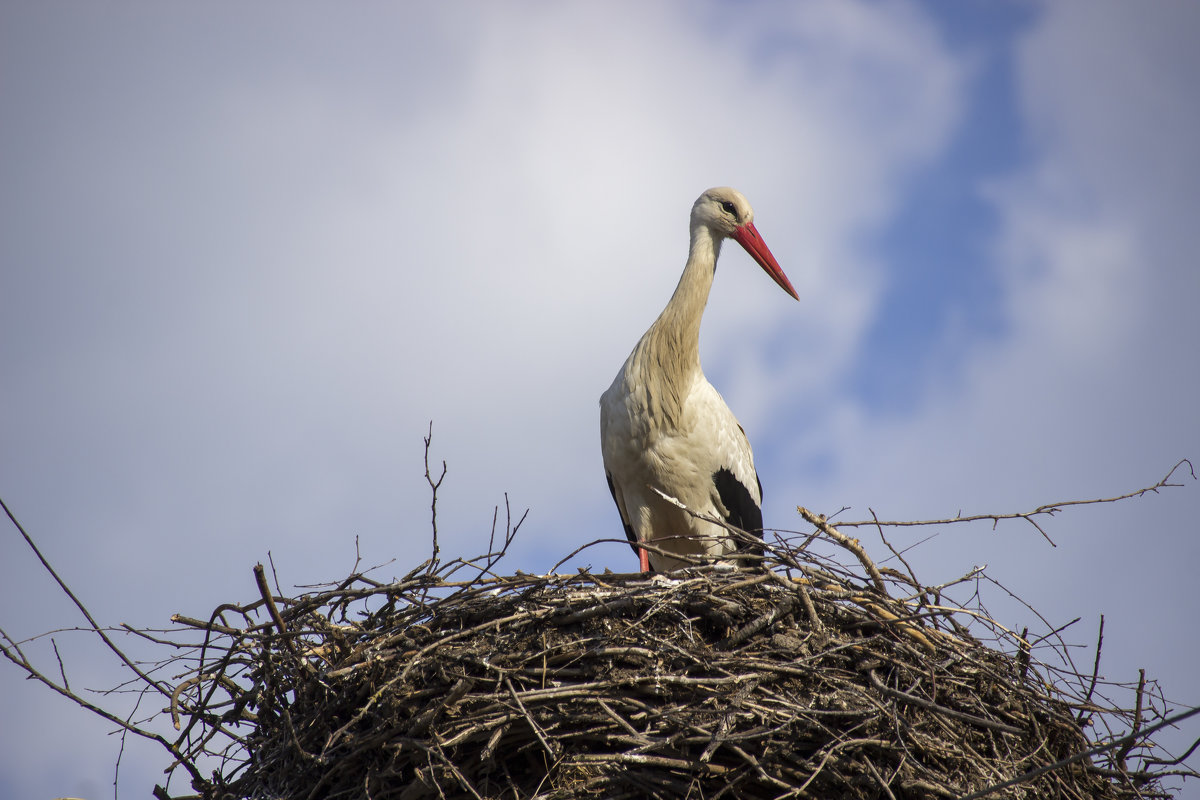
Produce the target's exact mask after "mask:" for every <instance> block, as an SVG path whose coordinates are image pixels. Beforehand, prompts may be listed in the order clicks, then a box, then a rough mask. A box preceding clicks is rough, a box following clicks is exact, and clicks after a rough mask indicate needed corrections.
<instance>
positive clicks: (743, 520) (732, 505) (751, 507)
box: [713, 467, 763, 552]
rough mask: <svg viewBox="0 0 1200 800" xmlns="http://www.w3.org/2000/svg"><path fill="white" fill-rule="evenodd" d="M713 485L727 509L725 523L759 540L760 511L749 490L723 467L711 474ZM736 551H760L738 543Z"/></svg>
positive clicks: (760, 489)
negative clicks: (727, 513)
mask: <svg viewBox="0 0 1200 800" xmlns="http://www.w3.org/2000/svg"><path fill="white" fill-rule="evenodd" d="M754 479H755V480H758V476H757V475H755V476H754ZM713 484H714V485H715V486H716V487H717V494H718V495H719V496H720V498H721V504H722V505H723V506H725V508H727V509H729V516H728V517H727V518H726V519H725V521H726V522H728V523H729V524H730V525H736V526H737V527H739V528H741V529H742V530H744V531H745V532H746V533H749V534H752V535H754V536H757V537H758V538H759V539H761V538H762V535H763V533H762V530H763V518H762V509H761V508H759V505H758V503H756V502H754V497H753V496H751V494H750V490H749V489H747V488H746V486H745V484H743V483H742V482H741V481H739V480H738V479H737V478H736V477H734V475H733V473H732V472H730V471H729V470H728V469H725V468H724V467H722V468H721V469H719V470H717V471H716V472H714V473H713ZM758 493H759V496H760V497H761V496H762V482H761V481H760V482H759V484H758ZM737 549H738V550H739V551H741V552H746V551H750V552H760V551H761V548H760V547H754V546H751V545H748V544H746V543H744V542H739V543H738V548H737Z"/></svg>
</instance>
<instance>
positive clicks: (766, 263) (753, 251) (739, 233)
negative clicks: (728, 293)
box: [733, 222, 800, 300]
mask: <svg viewBox="0 0 1200 800" xmlns="http://www.w3.org/2000/svg"><path fill="white" fill-rule="evenodd" d="M733 238H734V239H736V240H737V243H738V244H740V245H741V246H742V247H743V248H745V250H746V252H747V253H749V254H750V257H751V258H753V259H754V260H755V261H757V262H758V265H759V266H760V267H762V268H763V271H764V272H766V273H767V274H768V275H770V276H771V280H773V281H775V282H776V283H778V284H779V288H781V289H783V290H784V291H785V292H787V293H788V294H790V295H791V296H792V297H793V298H795V299H796V300H799V299H800V297H799V296H798V295H797V294H796V290H795V289H793V288H792V282H791V281H789V280H788V277H787V275H784V274H783V269H781V268H780V266H779V262H778V261H776V260H775V256H773V255H771V251H770V249H768V248H767V243H766V242H764V241H763V239H762V237H761V236H759V235H758V228H756V227H754V223H753V222H747V223H746V224H745V225H742V226H741V227H739V228H734V230H733Z"/></svg>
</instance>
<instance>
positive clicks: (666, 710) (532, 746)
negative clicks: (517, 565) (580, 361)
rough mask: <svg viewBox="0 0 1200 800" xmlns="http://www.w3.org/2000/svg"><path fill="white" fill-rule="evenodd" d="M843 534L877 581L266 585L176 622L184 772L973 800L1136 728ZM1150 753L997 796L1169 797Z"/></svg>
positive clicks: (402, 790) (740, 573)
mask: <svg viewBox="0 0 1200 800" xmlns="http://www.w3.org/2000/svg"><path fill="white" fill-rule="evenodd" d="M821 523H822V525H823V520H822V521H821ZM824 527H826V528H828V526H824ZM828 530H829V531H830V532H831V534H832V535H834V536H840V534H837V532H836V531H833V530H832V529H828ZM836 541H838V542H839V543H840V544H841V545H842V546H843V547H846V548H848V549H849V551H850V552H853V553H854V555H855V557H856V559H857V561H858V565H860V566H863V567H865V571H866V574H867V575H868V576H869V577H867V578H865V579H862V578H859V577H856V576H855V574H854V573H853V571H852V570H850V569H848V568H845V567H843V566H840V565H838V564H837V563H836V562H835V561H831V560H828V559H816V558H815V557H813V556H810V555H809V554H807V553H806V552H805V551H804V550H803V548H802V547H799V548H797V547H791V546H787V545H779V546H769V547H767V552H766V554H765V555H764V557H763V558H762V561H761V563H760V564H759V565H757V566H755V567H753V568H748V569H737V570H731V569H720V568H716V567H711V566H710V567H698V568H695V569H692V570H685V571H681V572H678V573H672V574H670V575H669V576H655V577H652V578H651V577H647V576H641V575H615V574H611V573H606V574H603V575H600V574H592V573H587V572H581V573H579V574H576V575H568V576H563V575H525V574H520V573H518V574H517V575H515V576H507V577H500V576H496V575H495V574H494V572H493V564H494V561H495V557H496V554H493V555H491V556H485V557H481V559H479V560H471V561H454V562H449V563H442V562H439V561H436V560H434V561H431V562H427V563H426V564H425V565H423V566H422V567H421V568H419V569H418V570H416V571H414V572H412V573H410V574H409V575H407V576H406V577H404V578H403V579H401V580H399V581H397V582H393V583H379V582H376V581H374V580H371V579H370V578H368V577H366V576H364V575H361V574H356V575H354V576H352V577H351V578H350V579H347V580H346V581H344V582H343V583H341V584H339V585H337V586H333V587H328V588H326V589H324V590H322V591H319V592H316V593H313V594H310V595H306V596H303V597H299V598H292V599H287V598H283V597H280V596H278V595H272V594H270V593H269V592H267V591H266V582H265V579H263V578H262V573H261V568H260V572H259V577H260V586H261V588H262V589H263V590H264V595H263V599H262V600H260V601H258V602H256V603H254V604H251V605H247V606H223V607H222V608H220V609H218V610H217V611H216V612H215V613H214V615H213V617H212V619H211V620H210V621H209V622H203V621H199V620H189V619H186V618H183V617H176V622H178V623H180V624H183V625H185V626H190V629H191V630H194V631H196V632H197V633H200V634H202V635H203V637H204V642H203V644H202V646H201V647H199V648H197V649H194V650H191V651H189V654H188V655H187V656H186V658H187V659H188V660H189V663H190V664H191V666H192V668H191V669H190V672H189V673H188V675H186V676H184V680H182V681H181V682H180V683H179V684H178V686H177V688H176V690H175V695H174V697H173V698H172V711H173V714H175V715H176V719H177V723H176V724H177V727H180V728H181V729H182V732H181V735H180V738H179V740H178V742H179V745H178V753H179V755H180V762H181V763H182V764H183V766H185V767H186V768H187V770H188V771H189V772H190V773H191V774H192V777H193V785H194V786H195V788H196V789H197V790H198V791H199V792H200V793H201V795H202V796H204V797H206V798H226V797H238V798H240V797H246V798H260V797H271V798H275V797H280V798H305V797H308V798H339V797H369V798H380V799H382V798H398V799H402V800H419V799H420V798H459V797H464V798H465V797H472V798H516V799H520V798H534V797H537V798H547V799H549V798H563V799H564V800H565V799H566V798H582V797H589V798H590V797H605V798H683V797H693V798H720V797H728V798H760V797H761V798H782V797H821V798H893V799H897V798H941V797H957V798H962V797H964V796H969V795H971V794H972V793H974V792H980V791H982V790H985V789H988V788H990V787H996V786H997V785H998V784H1003V783H1004V782H1006V781H1009V780H1010V779H1013V778H1017V777H1019V776H1023V775H1026V773H1029V772H1031V771H1033V770H1035V769H1037V768H1039V767H1043V766H1047V765H1051V764H1054V763H1056V762H1059V761H1061V760H1063V759H1067V758H1069V757H1071V756H1079V755H1080V754H1082V753H1084V752H1085V751H1087V750H1088V749H1089V748H1091V747H1092V746H1093V745H1094V744H1095V742H1093V741H1091V740H1090V739H1089V734H1088V730H1089V729H1088V728H1087V727H1086V725H1085V724H1083V722H1084V720H1088V719H1093V715H1096V716H1095V717H1094V719H1095V720H1097V721H1100V722H1101V723H1102V725H1105V726H1111V725H1112V724H1113V721H1114V719H1116V720H1117V722H1118V724H1119V723H1120V722H1121V719H1120V712H1118V711H1116V710H1108V711H1105V710H1104V709H1102V708H1100V707H1099V706H1098V705H1097V702H1098V701H1097V700H1096V699H1094V698H1093V697H1092V689H1094V688H1095V683H1094V678H1093V682H1092V684H1091V686H1090V688H1088V687H1087V679H1086V677H1083V676H1074V677H1077V678H1080V680H1079V681H1078V682H1077V685H1078V689H1077V690H1074V691H1073V694H1072V691H1071V690H1066V689H1064V688H1063V686H1062V685H1061V684H1062V681H1061V680H1060V678H1061V670H1059V671H1058V672H1057V673H1054V674H1050V673H1051V672H1053V670H1052V669H1051V668H1047V667H1045V666H1044V664H1043V662H1041V661H1040V660H1039V658H1038V657H1037V656H1038V654H1039V647H1034V648H1033V650H1032V652H1031V649H1030V641H1029V640H1028V639H1026V638H1022V637H1021V636H1018V635H1016V634H1015V633H1012V632H1009V631H1006V630H1005V629H1003V628H1002V626H999V625H998V624H996V623H994V622H993V621H992V620H991V619H990V618H989V617H988V615H987V614H986V613H984V612H983V611H982V610H981V608H980V606H979V605H978V603H976V604H975V606H974V607H970V608H963V607H960V606H957V605H954V604H953V603H952V602H951V601H949V600H947V599H946V598H945V596H944V588H945V587H938V588H927V587H922V586H919V585H917V584H916V581H915V579H913V578H911V577H908V576H904V575H901V574H900V573H895V572H891V571H889V570H882V571H881V570H879V569H878V568H876V567H875V565H874V564H873V563H871V562H870V560H869V559H867V557H866V555H865V553H863V552H862V549H861V548H860V547H858V545H857V542H854V541H853V540H847V539H845V537H841V538H840V539H836ZM464 575H467V576H468V577H464ZM470 575H475V577H473V578H472V577H469V576H470ZM968 578H969V579H970V580H965V583H964V585H965V586H968V587H969V586H970V585H971V584H970V581H971V580H978V574H976V573H973V574H972V575H971V576H968ZM976 632H978V633H979V634H980V635H981V636H982V638H983V639H987V640H989V641H990V643H991V646H989V645H987V644H985V643H984V641H983V640H982V639H980V638H976V635H975V633H976ZM1046 646H1048V645H1045V644H1043V645H1041V646H1040V647H1046ZM1031 655H1032V656H1033V658H1032V663H1031ZM1085 688H1086V696H1084V689H1085ZM1138 702H1139V706H1140V705H1141V695H1140V693H1139V697H1138ZM1114 715H1116V716H1114ZM1141 715H1142V711H1141V709H1140V708H1139V710H1138V712H1137V717H1138V718H1137V719H1134V718H1133V714H1132V713H1129V714H1127V716H1126V717H1125V722H1127V723H1132V724H1133V726H1134V727H1135V728H1136V727H1137V725H1138V724H1140V723H1141V722H1142V720H1141ZM1142 747H1143V745H1142V744H1138V745H1137V747H1136V748H1134V747H1133V745H1132V743H1130V744H1129V745H1127V746H1125V747H1123V748H1120V749H1119V750H1117V749H1116V748H1113V749H1110V750H1108V751H1107V752H1106V753H1105V754H1104V755H1103V756H1098V757H1097V758H1096V759H1095V760H1093V759H1092V758H1078V759H1077V760H1076V761H1075V762H1074V763H1071V764H1068V765H1065V766H1060V767H1058V768H1055V769H1053V770H1050V771H1048V772H1046V773H1044V774H1041V775H1037V776H1026V777H1024V778H1023V779H1021V780H1019V781H1018V782H1017V783H1015V784H1014V785H1010V786H1005V787H1000V788H995V789H994V791H992V792H988V793H987V795H986V796H989V797H1012V798H1017V797H1022V798H1034V797H1036V798H1126V797H1155V796H1166V795H1164V794H1163V793H1162V790H1161V789H1160V788H1159V784H1158V779H1157V778H1156V777H1155V775H1153V774H1151V773H1149V772H1147V771H1144V770H1143V771H1138V770H1135V769H1133V768H1129V769H1127V768H1126V759H1127V758H1128V757H1129V756H1130V755H1131V752H1132V753H1137V752H1139V751H1140V750H1141V749H1142ZM1114 750H1116V752H1114ZM214 757H215V758H216V759H217V760H216V761H215V762H214V761H213V758H214ZM206 759H207V760H206ZM214 763H215V764H216V768H215V770H214V769H213V764H214ZM202 770H204V771H203V772H202ZM157 793H158V794H159V796H160V797H165V796H166V792H165V791H164V790H161V789H160V790H157Z"/></svg>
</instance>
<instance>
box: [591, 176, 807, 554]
mask: <svg viewBox="0 0 1200 800" xmlns="http://www.w3.org/2000/svg"><path fill="white" fill-rule="evenodd" d="M727 238H731V239H733V240H734V241H736V242H737V243H738V244H740V245H741V246H742V247H743V248H744V249H745V250H746V252H747V253H749V254H750V256H751V257H752V258H753V259H754V260H755V261H757V262H758V264H759V266H761V267H762V268H763V270H765V271H766V273H767V274H768V275H770V276H771V278H772V279H773V280H774V281H775V283H777V284H779V286H780V287H781V288H782V289H783V290H784V291H785V292H787V293H788V294H790V295H791V296H792V297H793V298H795V299H797V300H799V299H800V298H799V297H798V296H797V295H796V290H795V289H793V288H792V284H791V282H790V281H789V280H788V279H787V276H786V275H784V274H783V270H782V269H780V267H779V264H778V262H776V261H775V256H773V255H772V254H771V251H770V250H769V249H767V245H766V243H765V242H764V241H763V240H762V237H761V236H759V234H758V230H757V228H755V227H754V211H753V209H751V208H750V204H749V203H747V202H746V198H745V197H743V196H742V194H741V192H738V191H736V190H734V189H730V188H728V187H721V188H716V189H709V190H708V191H707V192H705V193H704V194H702V195H700V197H699V199H698V200H696V202H695V204H694V205H693V206H692V218H691V245H690V248H689V250H688V259H687V265H686V266H684V268H683V276H682V277H680V279H679V285H678V286H676V287H675V293H674V294H673V295H672V296H671V299H670V301H669V302H668V303H667V306H666V308H664V309H663V311H662V313H661V314H659V315H658V319H657V320H655V321H654V324H653V325H651V326H650V329H649V330H647V331H646V333H645V335H643V336H642V338H641V340H640V341H639V342H638V343H637V345H636V346H635V347H634V348H633V352H632V353H630V354H629V358H627V359H626V360H625V365H624V366H623V367H621V371H620V372H618V373H617V377H616V379H615V380H614V381H613V382H612V386H610V387H609V388H608V390H607V391H606V392H605V393H604V394H603V395H602V396H601V397H600V443H601V449H602V451H603V454H604V471H605V473H606V475H607V477H608V488H609V490H610V491H611V492H612V496H613V500H614V501H616V504H617V510H618V511H619V512H620V514H621V522H622V523H624V525H625V535H626V536H628V537H629V544H630V546H631V547H633V549H634V552H636V553H637V554H638V560H639V561H640V565H641V569H642V571H643V572H650V571H651V570H652V569H653V570H671V569H677V568H679V567H682V566H686V565H687V564H688V563H691V562H689V560H688V559H687V557H688V556H709V557H713V558H716V559H724V558H725V557H727V556H730V555H731V554H733V553H735V552H736V551H738V550H744V549H746V547H745V543H739V542H738V541H737V540H736V539H735V538H734V536H733V535H732V534H731V533H730V532H729V530H728V529H727V528H725V527H723V526H721V525H718V524H716V523H713V522H709V521H707V520H705V519H701V518H698V517H697V516H696V515H700V516H703V517H709V518H716V519H721V520H724V521H725V522H727V523H729V524H731V525H734V526H737V527H738V528H741V529H742V530H744V531H747V532H749V533H753V534H757V535H758V536H760V537H761V536H762V527H763V523H762V509H761V506H762V484H761V483H760V482H759V480H758V474H757V473H756V472H755V470H754V456H753V454H752V453H751V451H750V442H749V441H748V440H747V439H746V432H745V431H744V430H742V426H741V425H739V424H738V421H737V418H736V417H734V416H733V412H732V411H730V410H729V406H727V405H725V401H724V400H722V399H721V395H720V394H718V393H717V390H716V389H714V388H713V386H712V384H711V383H709V382H708V380H707V379H706V378H705V377H704V372H703V371H702V370H701V368H700V318H701V316H702V315H703V314H704V306H705V305H706V304H707V303H708V291H709V289H710V288H711V287H712V282H713V275H714V273H715V272H716V267H717V256H718V254H719V253H720V251H721V242H722V241H724V240H725V239H727ZM681 506H682V507H681ZM689 511H690V512H695V514H692V513H689ZM644 543H652V544H653V545H654V546H655V547H656V548H658V549H660V550H663V551H665V554H660V553H657V552H655V553H650V552H649V551H647V550H646V548H645V547H643V546H642V545H643V544H644ZM675 555H678V556H681V557H678V558H677V557H675Z"/></svg>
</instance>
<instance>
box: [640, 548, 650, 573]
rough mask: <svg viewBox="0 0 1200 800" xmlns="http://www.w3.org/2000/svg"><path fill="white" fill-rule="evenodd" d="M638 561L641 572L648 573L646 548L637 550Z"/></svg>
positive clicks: (648, 565)
mask: <svg viewBox="0 0 1200 800" xmlns="http://www.w3.org/2000/svg"><path fill="white" fill-rule="evenodd" d="M638 561H640V562H641V565H642V572H649V571H650V554H649V553H647V552H646V548H644V547H639V548H638Z"/></svg>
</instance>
